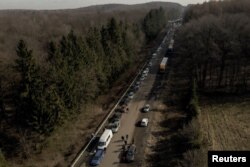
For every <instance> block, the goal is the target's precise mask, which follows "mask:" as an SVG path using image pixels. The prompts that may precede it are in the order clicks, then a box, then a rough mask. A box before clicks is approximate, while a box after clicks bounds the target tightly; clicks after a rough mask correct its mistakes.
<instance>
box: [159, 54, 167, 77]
mask: <svg viewBox="0 0 250 167" xmlns="http://www.w3.org/2000/svg"><path fill="white" fill-rule="evenodd" d="M167 62H168V58H167V57H163V59H162V61H161V63H160V69H159V72H160V73H164V72H165V71H166V67H167Z"/></svg>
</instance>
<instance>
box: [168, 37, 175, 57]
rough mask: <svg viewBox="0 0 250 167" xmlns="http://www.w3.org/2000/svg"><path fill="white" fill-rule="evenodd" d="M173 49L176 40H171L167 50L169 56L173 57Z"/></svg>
mask: <svg viewBox="0 0 250 167" xmlns="http://www.w3.org/2000/svg"><path fill="white" fill-rule="evenodd" d="M173 49H174V40H173V39H171V41H170V43H169V45H168V48H167V55H169V56H171V55H172V54H173Z"/></svg>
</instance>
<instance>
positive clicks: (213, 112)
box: [200, 97, 250, 150]
mask: <svg viewBox="0 0 250 167" xmlns="http://www.w3.org/2000/svg"><path fill="white" fill-rule="evenodd" d="M219 99H221V98H213V100H210V101H206V103H204V104H202V105H201V117H200V119H201V127H202V133H203V138H204V140H205V141H207V142H208V143H207V144H208V150H249V149H250V142H249V139H250V123H249V120H250V98H249V97H245V98H240V97H237V98H235V99H237V100H236V101H235V99H234V100H233V101H232V100H231V101H228V100H227V102H224V101H223V100H219Z"/></svg>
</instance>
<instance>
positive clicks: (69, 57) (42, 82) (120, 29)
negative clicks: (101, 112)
mask: <svg viewBox="0 0 250 167" xmlns="http://www.w3.org/2000/svg"><path fill="white" fill-rule="evenodd" d="M129 33H132V34H130V35H129ZM133 41H135V34H134V33H133V32H131V30H130V28H129V27H128V25H125V24H124V23H122V22H120V23H118V22H117V21H116V20H115V19H114V18H112V19H111V20H110V21H109V22H108V23H107V25H106V26H103V27H102V28H101V29H97V28H90V29H89V32H88V34H87V36H85V37H82V36H80V35H76V34H75V33H74V32H73V31H71V32H70V33H69V34H68V35H67V36H63V37H62V39H61V40H60V41H59V42H50V43H49V44H48V49H47V50H48V56H47V59H46V63H47V66H45V67H42V66H41V65H39V64H37V63H35V61H34V55H33V52H32V50H29V49H28V46H27V44H26V43H25V42H24V41H23V40H20V42H19V43H18V46H17V51H16V52H17V55H18V59H17V60H16V63H15V70H16V72H17V73H18V74H20V75H19V78H20V79H19V81H18V82H17V84H16V87H15V88H16V92H15V96H14V97H15V98H14V99H16V100H15V101H16V103H15V104H16V107H17V108H16V115H17V119H18V120H19V123H21V125H25V126H28V127H31V128H32V129H34V130H35V131H37V132H39V133H41V134H44V133H45V134H46V133H48V132H50V131H51V130H53V127H54V125H55V124H56V123H57V122H58V121H60V120H64V119H65V117H67V116H68V115H69V114H72V112H77V111H79V107H80V105H81V104H84V103H87V102H88V101H91V100H94V99H95V98H96V97H97V96H98V95H100V94H101V93H104V92H105V90H107V89H109V87H110V86H111V85H112V83H113V82H114V81H115V80H116V79H117V77H119V75H120V74H121V73H122V72H124V70H125V69H126V68H128V66H129V65H130V64H131V62H132V61H133V60H135V59H136V57H135V45H132V43H133Z"/></svg>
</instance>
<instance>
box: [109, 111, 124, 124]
mask: <svg viewBox="0 0 250 167" xmlns="http://www.w3.org/2000/svg"><path fill="white" fill-rule="evenodd" d="M121 117H122V113H120V112H115V113H114V115H113V116H112V117H111V118H109V122H115V121H120V119H121Z"/></svg>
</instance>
